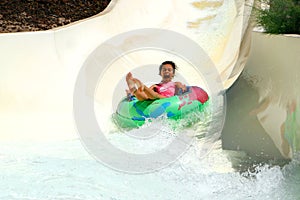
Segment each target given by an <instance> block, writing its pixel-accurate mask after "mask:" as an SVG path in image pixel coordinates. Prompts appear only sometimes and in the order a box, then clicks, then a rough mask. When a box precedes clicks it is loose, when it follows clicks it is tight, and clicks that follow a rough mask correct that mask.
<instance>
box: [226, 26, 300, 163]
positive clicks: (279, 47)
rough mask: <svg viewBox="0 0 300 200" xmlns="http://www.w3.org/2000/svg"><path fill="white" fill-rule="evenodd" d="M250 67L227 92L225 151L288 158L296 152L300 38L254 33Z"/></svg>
mask: <svg viewBox="0 0 300 200" xmlns="http://www.w3.org/2000/svg"><path fill="white" fill-rule="evenodd" d="M252 39H253V40H252V41H253V42H252V47H251V53H250V56H249V59H248V62H247V64H246V66H245V68H244V71H243V73H242V75H241V76H240V78H239V79H238V80H237V81H236V82H235V83H234V84H233V86H232V87H231V88H230V89H229V90H228V91H227V119H226V122H225V127H224V129H223V133H222V135H223V141H222V142H223V148H225V149H231V150H237V149H239V150H244V151H246V152H248V153H249V154H251V155H255V156H269V157H270V158H274V157H275V158H282V157H284V158H291V157H293V153H294V152H297V151H299V150H300V110H299V106H300V98H299V96H300V86H299V85H300V84H299V82H300V57H299V52H300V37H299V35H298V36H297V35H267V34H263V33H258V32H253V33H252Z"/></svg>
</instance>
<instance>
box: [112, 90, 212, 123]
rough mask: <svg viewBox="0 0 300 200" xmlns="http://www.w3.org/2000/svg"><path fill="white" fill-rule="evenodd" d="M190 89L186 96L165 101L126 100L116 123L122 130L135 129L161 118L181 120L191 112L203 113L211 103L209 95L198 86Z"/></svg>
mask: <svg viewBox="0 0 300 200" xmlns="http://www.w3.org/2000/svg"><path fill="white" fill-rule="evenodd" d="M188 88H189V89H188V91H187V92H185V93H184V94H181V95H175V96H173V97H169V98H164V99H157V100H144V101H139V100H137V99H136V98H135V97H134V98H133V99H131V100H128V98H124V99H123V100H122V101H121V102H120V103H119V105H118V107H117V111H116V113H115V114H114V121H115V122H116V123H117V125H118V126H119V127H121V128H135V127H140V126H142V125H144V124H145V122H146V121H149V120H151V119H155V118H158V117H160V116H166V117H167V118H169V119H174V120H179V119H182V118H184V117H185V116H186V115H187V114H189V113H191V112H195V111H200V112H201V111H203V110H204V108H205V107H206V106H207V105H208V103H209V97H208V95H207V93H206V92H205V91H204V90H203V89H201V88H200V87H197V86H190V87H188Z"/></svg>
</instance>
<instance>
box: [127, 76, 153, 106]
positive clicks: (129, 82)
mask: <svg viewBox="0 0 300 200" xmlns="http://www.w3.org/2000/svg"><path fill="white" fill-rule="evenodd" d="M136 80H137V79H134V78H133V77H132V74H131V73H130V72H129V73H128V74H127V75H126V82H127V85H128V88H129V90H130V92H131V93H132V94H133V95H134V96H135V97H136V98H137V99H138V100H140V101H143V100H147V99H149V97H148V96H147V94H146V93H145V92H144V91H142V90H141V89H137V88H136V86H135V84H136ZM139 82H140V81H139Z"/></svg>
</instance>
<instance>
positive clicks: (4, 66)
mask: <svg viewBox="0 0 300 200" xmlns="http://www.w3.org/2000/svg"><path fill="white" fill-rule="evenodd" d="M249 4H250V5H251V4H252V1H247V2H245V1H244V0H238V1H236V0H217V1H182V0H164V1H161V0H152V1H148V0H122V1H121V0H119V1H117V0H113V1H112V2H111V4H110V5H109V7H108V8H107V9H106V10H105V11H104V12H102V13H100V14H99V15H97V16H94V17H92V18H90V19H86V20H83V21H80V22H76V23H73V24H70V25H68V26H65V27H62V28H57V29H54V30H49V31H41V32H28V33H9V34H0V44H1V45H0V123H1V125H0V138H1V140H6V139H7V140H51V139H53V140H61V139H70V138H77V135H76V131H75V128H74V127H75V126H74V124H73V116H72V102H73V99H72V98H73V91H74V83H75V80H76V77H77V74H78V71H79V70H80V68H81V66H82V65H83V63H84V61H85V60H86V59H87V57H88V56H89V55H90V53H91V52H92V51H93V50H94V49H95V48H96V47H97V46H99V45H100V44H101V43H103V42H104V41H106V40H107V39H109V38H111V37H113V36H115V35H118V34H120V33H123V32H125V31H131V30H134V29H141V28H159V29H167V30H172V31H175V32H178V33H180V34H183V35H185V36H187V37H188V38H190V39H191V40H192V41H194V42H196V43H197V44H199V45H200V46H201V47H202V49H203V50H204V51H205V52H206V53H207V55H208V56H209V57H210V58H211V60H212V61H213V63H214V64H215V66H216V68H217V70H218V72H219V75H220V77H221V80H222V82H223V85H224V88H225V89H226V88H228V87H230V86H231V85H232V83H233V82H234V81H235V80H236V79H237V77H238V76H239V74H240V73H241V71H242V69H243V67H244V65H245V62H246V59H247V56H248V52H249V47H250V36H251V35H250V34H249V29H247V28H248V26H247V25H248V20H249V15H250V12H251V6H248V5H249ZM157 5H159V6H157ZM153 10H155V12H152V11H153ZM147 59H148V60H147ZM147 59H139V58H137V56H135V55H127V56H125V58H123V59H121V60H120V62H121V63H122V64H123V66H124V69H125V70H124V75H125V73H126V72H128V71H131V70H133V69H135V68H137V67H138V66H140V65H144V64H149V63H150V64H153V63H155V64H159V63H161V61H162V59H161V57H160V56H159V55H156V56H152V57H151V58H149V57H148V58H147ZM200 59H201V58H200ZM156 73H157V72H156V71H155V74H156ZM178 73H179V74H184V67H181V68H180V70H179V71H178Z"/></svg>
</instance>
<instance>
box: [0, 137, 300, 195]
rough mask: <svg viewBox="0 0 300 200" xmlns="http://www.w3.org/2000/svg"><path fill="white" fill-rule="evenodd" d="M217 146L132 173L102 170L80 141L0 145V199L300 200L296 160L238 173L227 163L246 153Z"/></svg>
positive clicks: (257, 166) (299, 173) (105, 168)
mask: <svg viewBox="0 0 300 200" xmlns="http://www.w3.org/2000/svg"><path fill="white" fill-rule="evenodd" d="M114 137H119V138H122V136H121V135H119V136H118V135H115V136H114ZM220 143H221V141H220V140H218V141H217V142H216V145H214V148H213V150H212V151H211V152H210V153H209V154H208V155H207V156H205V158H202V159H199V158H197V153H198V149H197V147H196V146H193V147H192V148H190V149H189V150H188V151H187V152H186V153H185V154H184V155H183V156H182V157H181V158H180V159H179V160H177V161H176V162H174V163H173V164H171V165H170V166H168V167H166V168H163V169H161V170H158V171H155V172H152V173H146V174H135V175H134V174H129V173H125V172H118V171H115V170H113V169H110V168H108V167H106V166H103V165H102V164H101V163H100V162H98V161H96V160H95V159H94V158H93V157H92V156H91V155H90V154H88V153H87V151H86V150H85V149H84V148H83V147H82V144H81V142H80V140H68V141H60V142H51V143H50V142H43V143H42V142H40V143H29V142H14V143H12V142H10V143H9V142H8V143H4V142H2V143H1V146H0V152H1V153H0V162H1V165H0V180H1V181H0V199H3V200H13V199H14V200H15V199H22V200H23V199H28V200H29V199H30V200H31V199H34V200H35V199H45V200H48V199H59V200H60V199H61V200H66V199H70V200H96V199H99V200H100V199H101V200H103V199H104V200H105V199H114V200H117V199H118V200H119V199H120V200H127V199H130V200H132V199H137V200H139V199H149V200H150V199H162V200H166V199H172V200H173V199H187V200H191V199H209V200H213V199H264V200H266V199H270V200H271V199H272V200H273V199H290V200H293V199H295V200H296V199H300V191H299V184H300V161H299V159H297V158H296V159H294V160H292V161H291V162H287V163H286V164H284V165H281V166H279V164H278V165H277V164H276V163H273V164H272V165H271V164H257V165H256V166H252V170H243V171H239V170H237V169H235V168H233V167H232V162H231V161H230V160H232V157H234V158H235V159H241V160H243V159H245V158H244V156H245V154H243V152H229V151H224V150H222V149H221V148H220Z"/></svg>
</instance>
